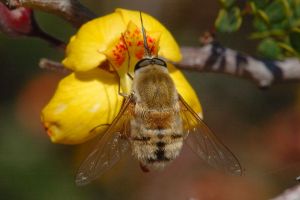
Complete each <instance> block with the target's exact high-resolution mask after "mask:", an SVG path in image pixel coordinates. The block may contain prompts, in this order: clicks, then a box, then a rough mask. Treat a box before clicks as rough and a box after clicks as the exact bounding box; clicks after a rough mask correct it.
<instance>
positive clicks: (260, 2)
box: [250, 0, 269, 9]
mask: <svg viewBox="0 0 300 200" xmlns="http://www.w3.org/2000/svg"><path fill="white" fill-rule="evenodd" d="M250 2H253V3H254V4H255V6H256V8H257V9H262V8H264V7H266V5H267V4H268V3H269V0H251V1H250Z"/></svg>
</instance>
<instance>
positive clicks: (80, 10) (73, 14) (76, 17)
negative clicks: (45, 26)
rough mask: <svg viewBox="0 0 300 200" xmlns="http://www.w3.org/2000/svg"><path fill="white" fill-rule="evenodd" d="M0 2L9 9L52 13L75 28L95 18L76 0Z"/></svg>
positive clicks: (0, 0) (1, 0) (5, 0)
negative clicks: (21, 8)
mask: <svg viewBox="0 0 300 200" xmlns="http://www.w3.org/2000/svg"><path fill="white" fill-rule="evenodd" d="M0 2H2V3H4V4H6V5H7V6H8V7H10V8H18V7H27V8H32V9H37V10H41V11H45V12H49V13H52V14H54V15H57V16H60V17H62V18H63V19H65V20H67V21H68V22H69V23H71V24H72V25H73V26H74V27H77V28H78V27H80V26H81V25H82V24H83V23H85V22H87V21H89V20H91V19H93V18H95V17H96V15H95V14H94V13H93V12H92V11H90V10H89V9H88V8H86V7H85V6H83V5H82V4H81V3H80V2H79V1H78V0H0Z"/></svg>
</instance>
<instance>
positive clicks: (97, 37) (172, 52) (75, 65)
mask: <svg viewBox="0 0 300 200" xmlns="http://www.w3.org/2000/svg"><path fill="white" fill-rule="evenodd" d="M142 16H143V21H144V26H145V29H146V31H147V35H150V36H151V34H153V33H156V34H160V35H161V37H160V40H159V44H158V48H159V51H158V55H159V56H161V57H164V58H166V59H168V60H171V61H174V62H176V61H179V60H180V59H181V54H180V51H179V47H178V45H177V44H176V42H175V40H174V38H173V37H172V35H171V34H170V32H169V31H168V30H167V29H166V28H165V27H164V26H163V25H161V24H160V23H159V22H158V21H157V20H156V19H154V18H153V17H151V16H149V15H147V14H145V13H143V15H142ZM130 22H132V23H134V24H135V25H136V26H138V27H139V28H141V21H140V15H139V12H138V11H130V10H125V9H117V10H116V11H115V12H114V13H112V14H109V15H106V16H104V17H100V18H97V19H94V20H92V21H90V22H87V23H86V24H84V25H83V26H82V27H81V28H80V30H79V31H78V33H77V34H76V35H75V36H73V37H72V38H71V39H70V42H69V44H68V46H67V50H66V58H65V59H64V60H63V64H64V65H65V66H66V67H67V68H69V69H72V70H75V71H88V70H91V69H93V68H96V67H98V66H99V65H100V64H101V63H102V62H104V61H105V60H106V55H105V54H104V52H105V51H106V50H107V49H112V46H113V45H115V44H118V40H119V39H120V38H122V34H124V32H125V30H126V28H127V26H128V24H129V23H130ZM155 37H156V36H155ZM132 57H133V56H132ZM132 64H133V65H134V63H132Z"/></svg>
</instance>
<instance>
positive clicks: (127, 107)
mask: <svg viewBox="0 0 300 200" xmlns="http://www.w3.org/2000/svg"><path fill="white" fill-rule="evenodd" d="M132 109H133V101H132V95H131V96H130V97H128V98H127V99H126V100H125V102H124V104H123V106H122V108H121V110H120V112H119V114H118V115H117V117H116V118H115V119H114V121H113V122H112V124H111V125H110V127H109V128H108V130H107V131H106V132H105V133H104V135H103V136H102V137H101V138H100V140H99V142H98V144H97V145H96V146H95V147H94V149H93V150H92V152H91V153H90V154H89V155H88V157H87V158H86V159H85V160H84V161H83V163H82V164H81V166H80V167H79V169H78V172H77V175H76V179H75V182H76V185H79V186H81V185H86V184H88V183H89V182H91V181H92V180H94V179H96V178H98V177H99V176H101V175H102V174H103V173H104V172H105V171H106V170H108V169H110V168H111V167H112V166H113V165H115V164H116V163H117V162H118V161H119V159H120V158H121V157H122V155H123V154H124V153H125V152H127V151H128V149H129V142H128V140H127V137H128V136H129V134H130V126H129V121H130V118H131V116H132V115H131V113H132ZM96 128H97V127H96ZM96 128H94V129H93V130H92V131H96Z"/></svg>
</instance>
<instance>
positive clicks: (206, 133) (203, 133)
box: [179, 96, 243, 175]
mask: <svg viewBox="0 0 300 200" xmlns="http://www.w3.org/2000/svg"><path fill="white" fill-rule="evenodd" d="M179 100H180V104H181V105H180V106H181V111H180V115H181V118H182V120H183V128H184V131H185V133H186V134H187V135H186V136H188V137H187V138H186V143H187V144H188V145H189V146H190V148H191V149H192V150H193V151H194V152H195V153H196V154H197V155H198V156H200V157H201V158H202V159H203V160H205V161H206V162H207V163H208V164H210V165H211V166H213V167H215V168H217V169H221V170H223V171H226V172H229V173H230V174H234V175H242V174H243V170H242V168H241V165H240V163H239V161H238V159H237V158H236V157H235V155H233V153H232V152H231V151H230V150H229V149H228V148H227V147H226V146H225V145H224V144H223V143H222V142H221V141H220V140H219V139H218V138H217V137H216V136H215V135H214V133H213V132H212V131H211V130H210V129H209V128H208V126H207V125H206V124H205V123H204V122H203V121H202V120H201V119H200V118H199V116H198V115H197V113H195V112H194V111H193V109H192V108H191V107H190V106H189V105H188V104H187V103H186V102H185V101H184V100H183V98H182V97H181V96H179Z"/></svg>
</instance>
